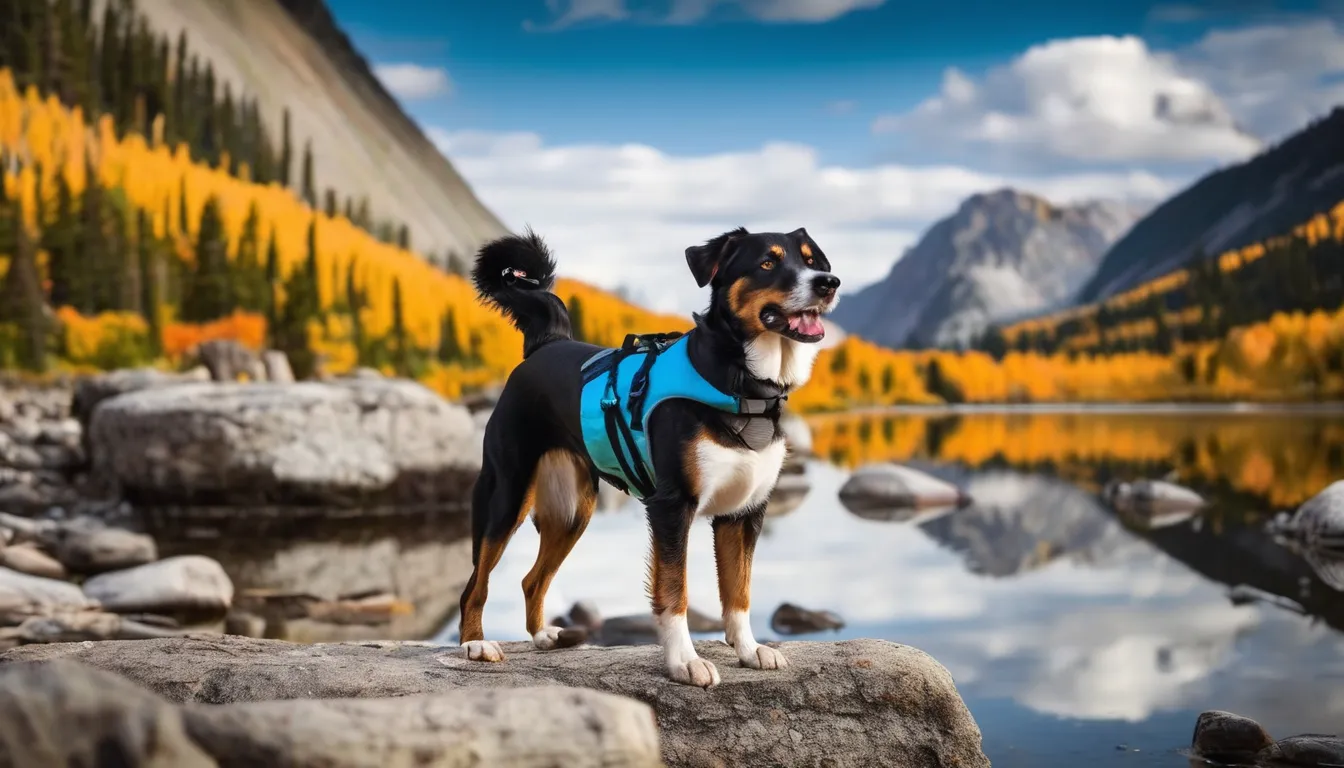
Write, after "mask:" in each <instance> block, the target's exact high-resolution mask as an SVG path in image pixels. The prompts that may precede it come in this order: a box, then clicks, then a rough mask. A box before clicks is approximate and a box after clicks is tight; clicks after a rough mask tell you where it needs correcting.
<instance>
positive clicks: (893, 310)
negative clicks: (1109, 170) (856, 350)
mask: <svg viewBox="0 0 1344 768" xmlns="http://www.w3.org/2000/svg"><path fill="white" fill-rule="evenodd" d="M1139 214H1140V211H1138V210H1136V209H1135V208H1133V207H1132V206H1128V205H1123V204H1119V203H1113V202H1090V203H1086V204H1083V205H1079V206H1073V207H1057V206H1054V205H1051V204H1050V203H1048V202H1047V201H1045V200H1043V199H1041V198H1039V197H1036V196H1034V195H1030V194H1027V193H1024V192H1019V191H1016V190H1012V189H1003V190H998V191H996V192H992V193H988V194H980V195H973V196H972V197H970V198H967V199H966V200H965V201H964V202H963V203H962V204H961V206H960V207H959V208H958V209H957V212H956V213H954V214H953V215H951V216H949V217H947V218H945V219H943V220H941V221H939V222H938V223H936V224H934V225H933V227H931V228H930V229H929V231H928V232H927V233H926V234H925V235H924V237H923V238H922V239H921V240H920V241H919V243H917V244H916V245H915V246H914V247H913V248H911V249H910V250H909V251H908V252H907V253H906V254H905V256H903V257H902V258H901V259H900V260H899V261H897V262H896V264H895V265H894V266H893V267H892V268H891V272H890V273H889V274H888V275H887V277H886V278H884V279H883V280H882V281H880V282H878V283H876V284H874V285H871V286H869V287H867V288H864V289H863V290H861V291H859V292H857V293H855V294H853V295H851V296H847V297H845V299H844V300H843V301H841V302H840V303H839V304H838V305H837V306H836V311H835V313H833V315H832V319H833V320H835V322H836V323H837V324H839V325H840V326H841V327H843V328H844V329H845V330H847V331H849V332H850V333H854V334H857V335H859V336H862V337H864V338H867V339H869V340H871V341H874V342H876V343H878V344H882V345H884V346H889V347H906V346H912V347H934V346H955V345H958V344H968V343H970V342H971V341H972V340H973V339H974V338H975V337H976V336H978V335H979V334H980V333H981V332H982V331H983V330H984V329H985V328H986V327H987V326H988V325H989V324H990V323H991V322H998V321H1002V320H1005V319H1008V318H1011V317H1015V316H1018V315H1022V314H1026V313H1031V312H1038V311H1042V310H1045V309H1047V308H1049V307H1052V306H1054V305H1056V304H1058V303H1059V302H1061V301H1064V300H1067V299H1068V298H1070V297H1071V296H1072V295H1073V294H1074V292H1075V291H1077V289H1078V287H1079V286H1080V285H1082V284H1083V283H1084V281H1086V280H1087V278H1088V277H1089V276H1090V275H1091V274H1092V271H1093V270H1094V269H1095V267H1096V265H1097V263H1098V262H1099V261H1100V259H1101V256H1102V254H1103V253H1104V252H1105V249H1106V247H1107V246H1109V245H1110V244H1111V243H1112V242H1113V241H1114V240H1115V239H1116V238H1117V237H1118V236H1119V235H1120V234H1121V233H1123V232H1124V231H1125V229H1127V228H1128V227H1129V226H1130V224H1132V223H1133V222H1134V221H1135V220H1136V219H1137V218H1138V216H1139Z"/></svg>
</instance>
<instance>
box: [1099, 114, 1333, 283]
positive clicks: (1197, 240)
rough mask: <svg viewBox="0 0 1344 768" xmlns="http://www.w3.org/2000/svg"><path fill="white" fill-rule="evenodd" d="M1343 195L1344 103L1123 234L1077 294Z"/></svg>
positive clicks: (1177, 261) (1215, 247)
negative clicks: (1342, 105) (1343, 105)
mask: <svg viewBox="0 0 1344 768" xmlns="http://www.w3.org/2000/svg"><path fill="white" fill-rule="evenodd" d="M1341 199H1344V107H1341V108H1336V109H1335V110H1334V111H1333V112H1332V113H1330V115H1328V116H1327V117H1325V118H1322V119H1321V120H1319V121H1317V122H1315V123H1313V124H1312V125H1310V126H1308V127H1307V128H1306V129H1304V130H1302V131H1301V132H1299V133H1296V134H1294V135H1293V136H1291V137H1289V138H1288V139H1286V140H1284V141H1283V142H1281V143H1280V144H1279V145H1278V146H1276V147H1274V148H1272V149H1270V150H1268V151H1266V152H1263V153H1261V154H1260V155H1257V156H1256V157H1254V158H1252V159H1250V160H1248V161H1246V162H1244V163H1241V164H1240V165H1236V166H1232V167H1230V168H1225V169H1223V170H1220V171H1216V172H1214V173H1211V174H1209V175H1208V176H1205V177H1204V178H1202V179H1200V180H1199V181H1198V182H1196V183H1195V184H1193V185H1192V186H1191V187H1189V188H1188V189H1186V190H1185V191H1183V192H1181V193H1180V194H1177V195H1175V196H1174V197H1172V198H1170V199H1168V200H1167V201H1166V202H1164V203H1163V204H1162V205H1160V206H1158V207H1157V208H1156V209H1154V210H1153V212H1152V213H1150V214H1149V215H1148V216H1147V217H1146V218H1144V219H1143V220H1142V221H1140V222H1138V223H1137V224H1135V225H1134V227H1133V228H1132V229H1131V230H1130V231H1129V232H1128V233H1127V234H1126V235H1125V236H1124V237H1122V238H1120V239H1119V240H1118V241H1117V242H1116V243H1115V245H1114V246H1112V247H1111V249H1110V251H1108V252H1107V253H1106V256H1105V258H1104V259H1103V260H1102V262H1101V265H1100V266H1099V267H1098V268H1097V271H1096V274H1095V275H1093V276H1092V278H1091V279H1090V280H1088V281H1087V284H1086V285H1085V286H1083V288H1082V290H1081V291H1080V292H1079V294H1078V296H1077V301H1078V303H1080V304H1082V303H1090V302H1095V301H1098V300H1101V299H1106V298H1109V297H1111V296H1114V295H1116V294H1117V293H1122V292H1124V291H1126V290H1129V289H1130V288H1134V287H1136V286H1138V285H1140V284H1142V283H1144V282H1147V281H1149V280H1152V279H1153V278H1156V277H1159V276H1161V275H1163V274H1166V273H1168V272H1171V271H1173V270H1175V269H1178V268H1180V267H1182V266H1185V265H1187V264H1188V263H1189V262H1191V261H1192V260H1193V258H1194V257H1195V256H1196V255H1197V254H1200V253H1202V254H1204V255H1214V254H1218V253H1221V252H1223V251H1227V250H1231V249H1233V248H1240V247H1242V246H1245V245H1247V244H1250V243H1253V242H1257V241H1260V240H1264V239H1266V238H1269V237H1271V236H1273V235H1278V234H1281V233H1284V232H1287V231H1290V230H1291V229H1292V228H1293V227H1294V226H1296V225H1298V224H1300V223H1301V222H1303V221H1306V220H1308V219H1310V218H1311V217H1312V216H1314V215H1316V214H1318V213H1322V212H1325V211H1327V210H1329V209H1330V208H1331V207H1332V206H1334V205H1335V204H1337V203H1338V202H1339V201H1340V200H1341Z"/></svg>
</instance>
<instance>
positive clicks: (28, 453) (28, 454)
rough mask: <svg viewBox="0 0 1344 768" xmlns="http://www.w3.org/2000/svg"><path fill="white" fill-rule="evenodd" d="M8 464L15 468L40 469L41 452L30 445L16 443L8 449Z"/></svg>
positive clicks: (41, 464)
mask: <svg viewBox="0 0 1344 768" xmlns="http://www.w3.org/2000/svg"><path fill="white" fill-rule="evenodd" d="M9 465H10V466H11V467H13V468H15V469H41V468H42V467H43V466H44V465H45V464H44V462H43V460H42V453H41V452H40V451H38V450H37V449H36V448H34V447H33V446H31V445H16V446H14V447H13V448H11V449H10V451H9Z"/></svg>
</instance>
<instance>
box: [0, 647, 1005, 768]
mask: <svg viewBox="0 0 1344 768" xmlns="http://www.w3.org/2000/svg"><path fill="white" fill-rule="evenodd" d="M696 646H697V650H698V651H699V652H700V653H701V654H702V655H703V656H704V657H705V658H707V659H709V660H710V661H712V662H714V663H715V664H716V665H717V666H718V668H719V671H720V674H721V675H722V677H723V682H722V683H721V684H720V685H719V686H717V687H716V688H714V689H712V690H709V691H705V690H702V689H699V688H694V687H690V686H682V685H678V684H676V683H673V682H671V681H669V680H667V679H666V677H665V676H664V671H663V668H662V661H661V655H660V651H659V649H658V648H657V647H655V646H632V647H617V648H594V647H591V646H580V647H577V648H570V649H566V650H563V651H550V652H543V651H536V650H534V649H533V648H532V645H531V643H504V644H503V647H504V652H505V655H506V657H507V660H506V661H505V662H503V663H501V664H485V663H481V662H471V661H467V660H466V659H465V658H463V656H462V650H461V649H460V648H457V647H446V648H445V647H435V646H431V645H428V644H417V643H358V644H356V643H349V644H331V645H310V646H304V645H294V644H291V643H284V642H280V641H269V640H250V639H245V638H235V637H224V638H210V639H206V638H193V637H187V638H176V639H171V640H145V641H134V642H107V643H94V644H60V645H43V646H24V647H21V648H17V649H14V650H11V651H7V652H5V653H3V654H0V673H2V672H3V671H4V670H5V668H6V667H7V666H8V665H10V664H14V663H20V662H25V661H51V660H54V659H69V660H73V661H79V662H82V663H84V664H87V665H89V666H92V667H95V668H98V669H102V670H106V671H109V672H116V673H118V674H121V675H124V676H126V677H127V678H129V679H131V680H132V681H134V682H137V683H139V684H140V685H143V686H144V687H146V688H148V689H149V690H150V691H153V692H155V693H157V694H159V695H161V696H163V697H165V698H167V699H168V700H170V701H173V702H178V703H186V702H200V703H213V704H230V703H234V702H246V701H264V700H277V699H315V698H317V699H330V698H383V697H392V696H411V695H422V694H429V693H441V692H457V691H461V690H462V689H471V688H525V687H532V686H537V685H557V684H558V685H566V686H574V687H579V688H590V689H594V690H600V691H605V692H608V693H614V694H618V695H621V696H626V697H629V698H632V699H635V700H637V701H642V702H644V703H646V704H648V705H649V706H651V707H652V708H653V710H654V712H655V713H656V716H657V719H658V727H659V734H660V735H659V739H660V742H661V751H662V756H663V759H664V760H665V761H666V762H667V763H668V764H669V765H676V766H697V767H698V766H727V765H781V766H782V765H821V764H824V765H832V766H870V765H878V764H887V765H958V766H961V767H962V768H980V767H981V766H988V765H989V761H988V759H987V758H986V757H985V755H984V753H983V751H982V749H981V737H980V730H979V728H978V727H977V726H976V724H975V721H974V719H973V718H972V717H971V714H970V712H969V711H968V710H967V708H966V705H965V703H964V702H963V701H962V700H961V697H960V695H959V694H958V693H957V690H956V686H955V684H954V683H953V680H952V677H951V675H950V674H949V673H948V672H947V670H946V669H945V668H944V667H943V666H942V665H941V664H939V663H938V662H937V661H935V660H934V659H933V658H932V657H930V656H928V655H927V654H925V653H924V652H922V651H919V650H917V649H914V648H910V647H908V646H902V645H897V644H895V643H890V642H885V641H879V640H848V641H843V642H786V643H781V644H778V645H777V646H776V647H778V648H779V649H780V650H781V651H782V652H783V653H784V654H785V655H786V656H787V657H788V658H789V667H788V668H787V669H785V670H779V671H772V672H762V671H759V670H752V669H745V668H742V667H741V666H739V664H738V661H737V656H736V653H735V652H734V651H733V650H732V649H731V648H730V647H728V646H727V645H725V644H723V643H720V642H701V643H697V644H696Z"/></svg>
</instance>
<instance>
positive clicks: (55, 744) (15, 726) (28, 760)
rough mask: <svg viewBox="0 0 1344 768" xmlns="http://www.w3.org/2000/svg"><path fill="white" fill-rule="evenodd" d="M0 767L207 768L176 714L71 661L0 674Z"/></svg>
mask: <svg viewBox="0 0 1344 768" xmlns="http://www.w3.org/2000/svg"><path fill="white" fill-rule="evenodd" d="M0 765H3V766H15V767H16V768H17V767H19V766H39V765H44V766H75V765H83V766H114V765H126V766H130V765H134V766H141V768H213V766H215V765H216V763H215V761H214V760H212V759H211V758H210V757H209V756H208V755H207V754H206V753H205V752H204V751H203V750H202V749H201V748H200V747H199V746H197V745H196V744H195V742H193V741H192V740H191V738H190V737H188V736H187V733H186V729H185V728H184V727H183V724H182V714H181V712H180V711H179V710H178V708H177V707H174V706H173V705H172V704H169V703H168V702H166V701H164V700H163V699H161V698H160V697H158V696H155V695H154V694H152V693H150V692H148V691H145V690H142V689H141V688H139V687H137V686H135V685H133V684H132V683H130V682H129V681H127V680H125V679H123V678H121V677H119V676H117V675H113V674H110V673H107V672H101V671H99V670H96V669H90V668H88V667H86V666H84V665H82V664H76V663H75V662H71V661H55V662H52V663H50V664H11V665H6V666H3V667H0Z"/></svg>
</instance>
